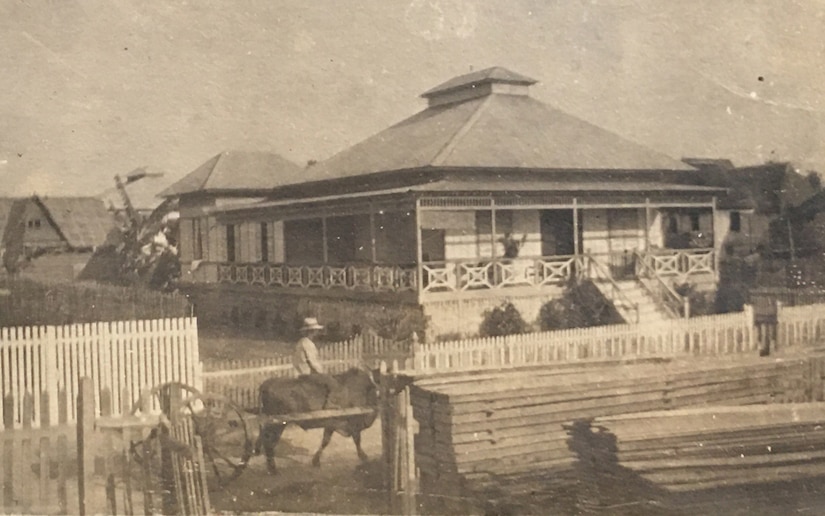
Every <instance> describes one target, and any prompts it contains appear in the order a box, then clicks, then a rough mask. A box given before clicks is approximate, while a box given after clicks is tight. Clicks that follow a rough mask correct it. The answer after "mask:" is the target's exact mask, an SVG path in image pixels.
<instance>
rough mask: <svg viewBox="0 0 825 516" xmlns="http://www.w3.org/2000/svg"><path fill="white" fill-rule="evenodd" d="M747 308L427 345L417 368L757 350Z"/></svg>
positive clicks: (492, 366)
mask: <svg viewBox="0 0 825 516" xmlns="http://www.w3.org/2000/svg"><path fill="white" fill-rule="evenodd" d="M755 336H756V334H755V332H754V328H753V311H752V310H751V309H750V307H746V310H745V311H743V312H740V313H734V314H724V315H710V316H703V317H694V318H692V319H674V320H668V321H665V322H662V323H655V324H619V325H610V326H595V327H590V328H573V329H568V330H557V331H548V332H542V333H528V334H522V335H510V336H506V337H490V338H484V339H473V340H460V341H451V342H439V343H434V344H425V345H422V346H419V347H418V348H417V349H416V352H415V357H414V369H415V371H416V373H426V372H440V371H446V370H449V371H457V370H476V369H498V368H502V367H520V366H529V365H541V364H551V363H557V362H569V361H579V360H587V359H605V358H630V357H640V356H673V355H719V354H727V353H740V352H749V351H757V350H758V349H759V342H758V341H757V339H756V338H755Z"/></svg>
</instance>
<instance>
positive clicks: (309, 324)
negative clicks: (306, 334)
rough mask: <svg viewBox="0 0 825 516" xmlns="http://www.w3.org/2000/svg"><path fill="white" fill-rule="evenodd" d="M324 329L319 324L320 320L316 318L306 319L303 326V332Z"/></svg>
mask: <svg viewBox="0 0 825 516" xmlns="http://www.w3.org/2000/svg"><path fill="white" fill-rule="evenodd" d="M323 329H324V327H323V326H322V325H320V324H318V319H316V318H315V317H307V318H306V319H304V325H303V326H301V331H309V330H323Z"/></svg>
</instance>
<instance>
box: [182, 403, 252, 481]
mask: <svg viewBox="0 0 825 516" xmlns="http://www.w3.org/2000/svg"><path fill="white" fill-rule="evenodd" d="M190 407H191V413H192V420H193V421H194V423H195V433H197V435H199V436H200V438H201V442H202V444H203V455H204V458H205V459H206V460H207V461H208V462H209V466H208V468H209V472H210V474H209V477H208V480H209V483H210V487H211V488H217V489H220V488H222V487H224V486H225V485H226V484H228V483H229V482H231V481H232V480H234V479H236V478H238V477H239V476H240V475H241V473H243V471H244V469H245V468H246V465H247V464H248V463H249V459H250V458H251V457H252V451H253V443H252V439H251V437H250V435H249V429H248V428H247V425H246V420H245V419H244V411H243V410H242V409H241V408H240V407H239V406H237V405H236V404H235V403H233V402H232V401H231V400H229V399H227V398H225V397H223V396H220V395H215V394H201V395H200V396H197V397H193V399H192V400H190Z"/></svg>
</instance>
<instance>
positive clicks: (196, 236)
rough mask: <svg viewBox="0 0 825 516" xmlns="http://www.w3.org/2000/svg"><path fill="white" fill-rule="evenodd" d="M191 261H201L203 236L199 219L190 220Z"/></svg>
mask: <svg viewBox="0 0 825 516" xmlns="http://www.w3.org/2000/svg"><path fill="white" fill-rule="evenodd" d="M192 259H193V260H203V235H202V234H201V219H192Z"/></svg>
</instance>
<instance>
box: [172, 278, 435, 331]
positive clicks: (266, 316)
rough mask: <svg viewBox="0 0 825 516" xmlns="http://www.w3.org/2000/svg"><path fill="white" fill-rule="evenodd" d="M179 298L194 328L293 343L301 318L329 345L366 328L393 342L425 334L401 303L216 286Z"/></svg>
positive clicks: (414, 308) (417, 311) (411, 307)
mask: <svg viewBox="0 0 825 516" xmlns="http://www.w3.org/2000/svg"><path fill="white" fill-rule="evenodd" d="M185 293H186V294H187V295H188V296H189V298H190V299H191V300H192V303H193V305H194V310H195V315H196V316H197V317H198V324H199V326H201V327H205V328H233V329H238V330H241V331H250V332H255V333H258V334H262V335H271V336H272V337H273V338H278V337H279V338H293V337H295V336H296V335H295V330H296V329H297V327H298V325H299V323H300V321H301V319H303V318H304V317H310V316H312V317H317V318H318V319H319V321H320V322H321V323H322V324H324V325H325V326H326V327H327V330H328V331H329V334H328V337H329V338H332V339H335V340H338V339H339V338H340V339H344V338H347V337H349V336H350V335H351V334H352V333H354V332H358V331H361V330H365V329H367V328H369V329H372V330H374V331H376V332H378V333H379V334H382V335H385V336H387V337H389V338H394V339H406V338H409V336H410V334H411V333H412V332H413V331H415V332H418V333H419V334H420V335H422V336H423V335H424V332H425V329H426V323H425V319H424V315H423V310H422V308H421V306H419V305H417V304H415V303H409V302H405V301H402V300H397V301H393V300H375V301H373V300H357V299H340V298H332V297H321V296H317V295H301V294H300V293H296V294H290V293H284V292H282V291H271V290H268V289H255V288H242V287H231V286H229V287H227V286H222V285H221V286H219V285H192V286H188V287H186V288H185Z"/></svg>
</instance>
